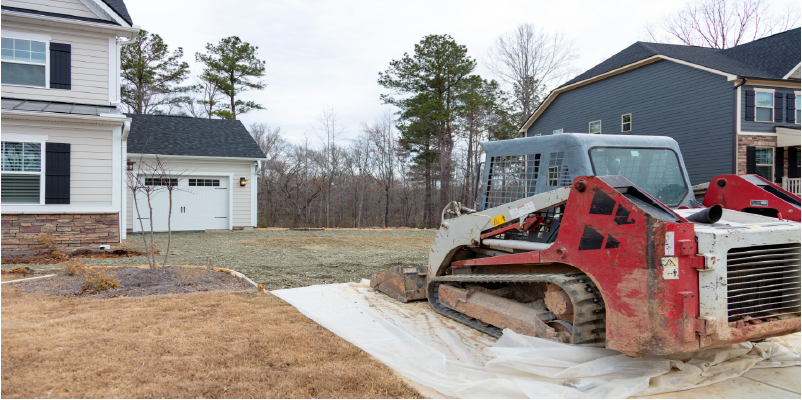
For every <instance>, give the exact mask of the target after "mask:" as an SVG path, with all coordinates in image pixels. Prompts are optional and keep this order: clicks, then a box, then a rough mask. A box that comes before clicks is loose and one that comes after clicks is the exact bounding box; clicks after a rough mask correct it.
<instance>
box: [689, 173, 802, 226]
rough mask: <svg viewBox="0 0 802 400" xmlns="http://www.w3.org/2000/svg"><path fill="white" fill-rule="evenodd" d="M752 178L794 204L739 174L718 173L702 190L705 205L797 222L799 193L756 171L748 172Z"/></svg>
mask: <svg viewBox="0 0 802 400" xmlns="http://www.w3.org/2000/svg"><path fill="white" fill-rule="evenodd" d="M751 176H752V177H754V178H757V179H759V180H760V181H762V182H765V185H767V186H770V187H772V188H773V190H775V191H776V192H777V193H780V194H784V195H785V196H788V198H790V199H792V200H796V203H797V204H792V203H789V202H788V201H787V200H785V199H782V198H780V197H778V196H776V195H775V194H772V193H770V192H769V191H767V190H766V189H763V188H761V187H760V186H757V185H755V184H754V183H752V182H749V181H748V180H746V179H744V177H743V176H739V175H719V176H716V177H715V178H713V180H712V181H710V186H709V187H708V188H707V193H705V198H704V201H702V204H704V206H705V207H712V206H714V205H716V204H719V205H721V206H722V207H724V208H726V209H730V210H735V211H744V212H751V213H754V214H760V215H766V216H771V217H781V218H783V219H788V220H791V221H796V222H800V220H801V219H802V213H800V209H799V205H798V204H799V201H800V199H799V196H796V195H794V194H793V193H791V192H789V191H786V190H784V189H783V188H781V187H779V186H777V185H775V184H773V183H771V182H769V181H767V180H766V179H763V178H762V177H760V176H758V175H751Z"/></svg>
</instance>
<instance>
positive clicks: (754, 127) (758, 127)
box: [741, 85, 799, 133]
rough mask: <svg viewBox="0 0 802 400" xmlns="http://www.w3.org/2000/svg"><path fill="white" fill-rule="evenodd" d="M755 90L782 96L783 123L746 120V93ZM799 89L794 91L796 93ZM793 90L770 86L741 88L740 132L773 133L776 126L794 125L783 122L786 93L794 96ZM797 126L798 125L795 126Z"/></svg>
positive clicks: (744, 86)
mask: <svg viewBox="0 0 802 400" xmlns="http://www.w3.org/2000/svg"><path fill="white" fill-rule="evenodd" d="M755 89H774V92H775V93H782V94H783V122H773V121H772V122H757V121H747V120H746V91H747V90H755ZM798 90H799V89H796V91H798ZM794 91H795V89H790V88H779V87H778V88H775V87H771V86H751V85H743V86H741V132H762V133H774V132H775V127H777V126H788V125H795V123H794V121H793V120H792V121H786V120H785V117H786V115H785V101H784V100H785V95H786V93H790V94H794ZM797 126H798V125H797Z"/></svg>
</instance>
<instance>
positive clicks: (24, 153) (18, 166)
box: [0, 142, 43, 204]
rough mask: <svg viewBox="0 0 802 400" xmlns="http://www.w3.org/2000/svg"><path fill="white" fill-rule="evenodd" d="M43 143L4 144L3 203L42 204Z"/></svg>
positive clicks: (0, 171) (2, 171)
mask: <svg viewBox="0 0 802 400" xmlns="http://www.w3.org/2000/svg"><path fill="white" fill-rule="evenodd" d="M42 172H43V171H42V143H28V142H2V169H1V170H0V175H1V179H2V182H0V183H1V184H2V186H1V187H0V191H1V192H2V199H0V202H2V203H36V204H39V203H41V196H40V189H41V182H42Z"/></svg>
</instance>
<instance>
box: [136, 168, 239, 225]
mask: <svg viewBox="0 0 802 400" xmlns="http://www.w3.org/2000/svg"><path fill="white" fill-rule="evenodd" d="M140 181H141V182H143V183H144V184H145V185H147V186H150V187H151V188H153V189H155V190H156V194H155V195H154V196H153V198H152V199H151V204H152V207H153V217H152V218H153V219H152V223H153V230H154V231H157V232H163V231H167V221H168V215H169V210H170V198H169V194H168V191H167V190H166V185H167V184H172V185H174V189H173V213H172V216H170V224H171V226H170V229H171V230H172V231H174V232H178V231H203V230H206V229H231V224H230V220H231V215H230V214H231V212H230V207H229V203H230V193H231V191H230V187H229V186H230V183H231V182H230V181H231V179H230V177H228V176H190V177H181V178H170V180H169V182H166V181H167V180H166V179H162V180H160V179H158V178H148V177H146V176H140ZM136 201H137V206H138V208H139V215H141V216H142V218H141V220H142V224H139V219H137V221H136V222H135V223H134V226H133V231H134V232H141V230H142V227H143V226H144V229H145V230H146V231H149V230H150V224H151V217H150V216H149V215H148V214H149V211H148V208H147V198H146V196H145V194H144V193H141V192H140V193H139V195H138V196H137V199H136ZM135 212H136V211H135Z"/></svg>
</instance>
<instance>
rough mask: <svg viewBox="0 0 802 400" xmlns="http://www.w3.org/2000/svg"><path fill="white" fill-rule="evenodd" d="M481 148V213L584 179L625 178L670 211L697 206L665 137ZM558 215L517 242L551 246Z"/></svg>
mask: <svg viewBox="0 0 802 400" xmlns="http://www.w3.org/2000/svg"><path fill="white" fill-rule="evenodd" d="M481 145H482V148H483V149H484V151H485V153H486V158H485V163H484V168H483V169H482V170H481V171H479V173H480V174H481V175H480V176H481V178H480V179H478V180H477V181H479V182H480V184H479V185H478V188H477V189H478V190H477V191H476V193H477V198H476V201H475V202H476V204H475V207H476V209H477V210H479V211H481V210H485V209H488V208H493V207H498V206H500V205H503V204H506V203H509V202H512V201H515V200H519V199H522V198H525V197H529V196H533V195H536V194H539V193H544V192H548V191H550V190H554V189H557V188H560V187H564V186H569V185H571V183H572V182H573V180H574V178H576V177H577V176H583V175H595V176H605V175H623V176H624V177H626V178H627V179H629V180H630V181H632V182H633V183H635V185H637V186H638V187H639V188H641V189H642V190H644V191H646V192H647V193H649V194H650V195H651V196H653V197H654V198H656V199H657V200H659V201H660V202H662V203H663V204H665V205H667V206H668V207H670V208H678V207H682V206H685V207H695V206H698V203H696V202H695V200H694V198H693V189H692V187H691V184H690V179H689V178H688V173H687V171H686V170H685V164H684V163H683V161H682V154H681V153H680V149H679V145H678V144H677V142H676V141H674V139H671V138H668V137H661V136H634V135H598V134H583V133H567V134H562V135H550V136H537V137H528V138H519V139H511V140H502V141H494V142H485V143H481ZM562 211H563V210H562V207H556V208H554V209H551V210H548V211H547V212H546V213H544V214H543V217H544V218H545V221H544V224H542V227H541V228H540V231H538V232H537V233H533V234H532V235H527V237H525V238H524V237H521V238H518V239H525V240H529V241H536V242H546V243H549V242H552V241H553V240H554V239H555V238H556V236H557V230H558V229H559V220H560V218H561V215H562ZM526 233H527V234H528V233H530V232H526ZM515 234H516V235H523V234H517V233H515Z"/></svg>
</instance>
